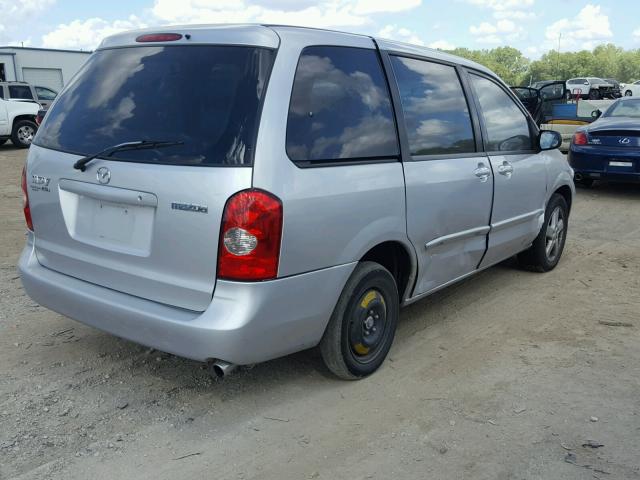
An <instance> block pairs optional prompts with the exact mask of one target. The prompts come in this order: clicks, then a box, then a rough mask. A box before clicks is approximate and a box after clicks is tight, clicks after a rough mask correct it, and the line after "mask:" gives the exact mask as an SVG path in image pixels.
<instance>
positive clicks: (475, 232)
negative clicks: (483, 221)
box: [424, 225, 490, 249]
mask: <svg viewBox="0 0 640 480" xmlns="http://www.w3.org/2000/svg"><path fill="white" fill-rule="evenodd" d="M489 230H490V227H489V225H487V226H486V227H476V228H471V229H469V230H463V231H462V232H456V233H452V234H450V235H445V236H443V237H438V238H435V239H433V240H431V241H430V242H427V243H425V245H424V246H425V248H427V249H429V248H434V247H439V246H440V245H445V244H447V243H450V242H454V241H456V240H461V239H463V238H468V237H478V236H481V235H486V234H487V233H489Z"/></svg>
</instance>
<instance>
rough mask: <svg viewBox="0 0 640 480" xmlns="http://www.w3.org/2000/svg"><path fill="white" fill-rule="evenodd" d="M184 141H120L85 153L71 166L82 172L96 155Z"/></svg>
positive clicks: (165, 145) (109, 154) (102, 155)
mask: <svg viewBox="0 0 640 480" xmlns="http://www.w3.org/2000/svg"><path fill="white" fill-rule="evenodd" d="M182 144H184V142H166V141H155V140H136V141H134V142H125V143H120V144H118V145H112V146H111V147H107V148H105V149H104V150H101V151H99V152H98V153H94V154H92V155H87V156H86V157H84V158H81V159H80V160H78V161H77V162H76V163H74V164H73V168H75V169H76V170H80V171H81V172H84V171H85V170H86V169H87V163H89V162H90V161H91V160H95V159H96V158H98V157H110V156H111V155H113V154H114V153H116V152H124V151H128V150H144V149H146V148H162V147H171V146H173V145H182Z"/></svg>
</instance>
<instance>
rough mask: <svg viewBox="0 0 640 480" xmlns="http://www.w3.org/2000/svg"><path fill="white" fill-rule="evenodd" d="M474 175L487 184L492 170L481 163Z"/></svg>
mask: <svg viewBox="0 0 640 480" xmlns="http://www.w3.org/2000/svg"><path fill="white" fill-rule="evenodd" d="M473 173H474V174H475V176H476V177H478V178H479V179H480V181H481V182H483V183H484V182H486V181H487V180H489V176H490V175H491V169H490V168H489V167H487V166H486V165H485V164H484V163H479V164H478V168H476V169H475V170H474V171H473Z"/></svg>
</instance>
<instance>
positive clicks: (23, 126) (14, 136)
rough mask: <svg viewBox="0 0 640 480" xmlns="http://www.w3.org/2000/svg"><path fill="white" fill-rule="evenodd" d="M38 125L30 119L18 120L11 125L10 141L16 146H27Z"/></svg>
mask: <svg viewBox="0 0 640 480" xmlns="http://www.w3.org/2000/svg"><path fill="white" fill-rule="evenodd" d="M37 130H38V126H37V125H36V124H35V123H34V122H32V121H31V120H20V121H19V122H16V124H15V125H14V126H13V131H12V132H11V142H12V143H13V144H14V145H15V146H16V147H18V148H27V147H29V145H31V142H32V141H33V137H34V136H35V134H36V131H37Z"/></svg>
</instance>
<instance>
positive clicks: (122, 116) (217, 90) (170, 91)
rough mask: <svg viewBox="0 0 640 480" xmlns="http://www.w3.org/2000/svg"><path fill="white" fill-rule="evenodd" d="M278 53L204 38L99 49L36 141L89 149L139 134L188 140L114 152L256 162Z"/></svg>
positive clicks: (203, 162)
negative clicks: (205, 41) (188, 43)
mask: <svg viewBox="0 0 640 480" xmlns="http://www.w3.org/2000/svg"><path fill="white" fill-rule="evenodd" d="M274 55H275V53H274V51H272V50H269V49H265V48H257V47H236V46H201V45H194V46H152V47H150V46H144V47H128V48H117V49H109V50H101V51H98V52H96V53H95V54H94V55H92V56H91V58H90V59H89V60H88V62H87V64H86V65H85V66H84V67H83V69H82V70H81V71H80V73H79V74H78V75H77V76H76V77H75V78H74V80H73V82H72V83H71V84H70V85H69V87H68V88H67V89H66V90H65V91H64V92H63V93H62V94H61V95H60V97H59V98H58V100H57V101H56V103H55V104H54V105H53V107H52V108H51V109H50V111H49V112H48V113H47V116H46V117H45V121H44V122H43V124H42V126H41V128H40V129H39V131H38V134H37V137H36V139H35V141H34V143H35V144H36V145H39V146H42V147H45V148H51V149H55V150H61V151H65V152H70V153H76V154H79V155H88V154H92V153H96V152H99V151H102V150H105V149H107V148H109V147H111V146H113V145H117V144H120V143H125V142H131V141H138V140H148V141H162V142H182V143H181V144H179V145H173V146H165V147H163V148H158V149H154V150H151V149H149V150H127V151H122V152H117V153H114V154H113V155H112V156H110V157H108V158H110V159H114V160H124V161H132V162H146V163H162V164H171V165H196V166H217V165H250V164H251V162H252V158H253V151H254V147H255V141H256V132H257V127H258V122H259V118H258V116H259V112H260V106H261V102H262V98H263V96H264V91H265V87H266V82H267V79H268V75H269V71H270V69H271V64H272V63H273V57H274Z"/></svg>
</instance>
